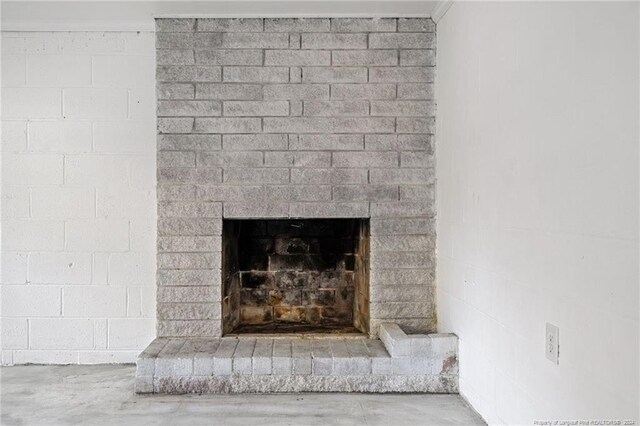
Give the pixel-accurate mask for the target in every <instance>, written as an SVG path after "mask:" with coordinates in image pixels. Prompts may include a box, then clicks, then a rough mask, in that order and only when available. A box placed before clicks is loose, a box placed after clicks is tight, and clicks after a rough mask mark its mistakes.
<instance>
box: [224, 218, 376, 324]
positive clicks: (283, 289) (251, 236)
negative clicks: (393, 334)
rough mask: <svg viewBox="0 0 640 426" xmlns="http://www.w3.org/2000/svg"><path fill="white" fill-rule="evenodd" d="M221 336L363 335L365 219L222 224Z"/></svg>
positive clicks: (366, 272)
mask: <svg viewBox="0 0 640 426" xmlns="http://www.w3.org/2000/svg"><path fill="white" fill-rule="evenodd" d="M222 234H223V237H222V239H223V262H222V291H223V300H222V316H223V332H224V334H241V333H242V334H244V333H263V334H264V333H367V332H368V323H369V321H368V318H369V294H368V293H369V221H368V219H306V220H225V221H224V222H223V232H222Z"/></svg>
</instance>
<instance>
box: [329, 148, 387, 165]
mask: <svg viewBox="0 0 640 426" xmlns="http://www.w3.org/2000/svg"><path fill="white" fill-rule="evenodd" d="M333 166H334V167H397V166H398V153H397V152H380V151H375V152H373V151H372V152H366V151H359V152H346V151H345V152H334V153H333Z"/></svg>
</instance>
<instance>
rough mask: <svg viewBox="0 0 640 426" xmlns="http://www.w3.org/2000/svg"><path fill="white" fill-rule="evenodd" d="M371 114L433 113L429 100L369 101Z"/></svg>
mask: <svg viewBox="0 0 640 426" xmlns="http://www.w3.org/2000/svg"><path fill="white" fill-rule="evenodd" d="M371 115H377V116H405V117H411V116H414V117H424V116H433V115H435V105H434V103H433V102H430V101H371Z"/></svg>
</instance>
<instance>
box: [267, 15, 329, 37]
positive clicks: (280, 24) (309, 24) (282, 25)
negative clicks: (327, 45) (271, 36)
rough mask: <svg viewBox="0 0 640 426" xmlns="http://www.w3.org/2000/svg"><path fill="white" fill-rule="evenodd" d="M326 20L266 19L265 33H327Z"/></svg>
mask: <svg viewBox="0 0 640 426" xmlns="http://www.w3.org/2000/svg"><path fill="white" fill-rule="evenodd" d="M329 29H330V26H329V19H328V18H266V19H265V20H264V30H265V31H277V32H285V33H287V32H292V33H293V32H295V33H314V32H324V31H329Z"/></svg>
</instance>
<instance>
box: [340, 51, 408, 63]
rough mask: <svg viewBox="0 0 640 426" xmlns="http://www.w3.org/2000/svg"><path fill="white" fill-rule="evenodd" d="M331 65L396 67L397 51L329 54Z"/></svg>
mask: <svg viewBox="0 0 640 426" xmlns="http://www.w3.org/2000/svg"><path fill="white" fill-rule="evenodd" d="M331 60H332V62H331V64H332V65H334V66H335V65H351V66H353V65H365V66H369V65H378V66H380V65H398V51H397V50H344V51H337V52H332V53H331Z"/></svg>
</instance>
